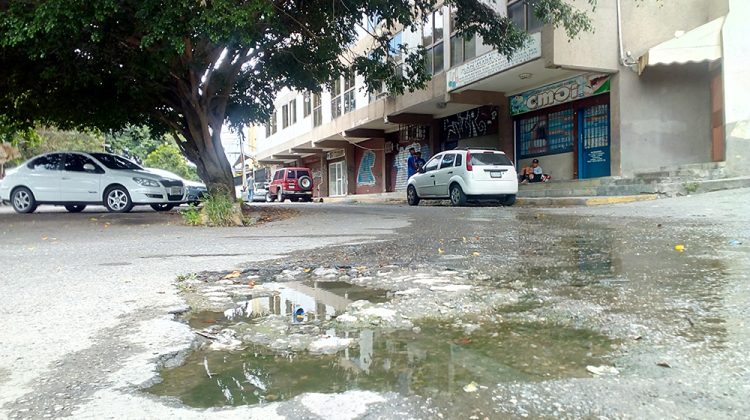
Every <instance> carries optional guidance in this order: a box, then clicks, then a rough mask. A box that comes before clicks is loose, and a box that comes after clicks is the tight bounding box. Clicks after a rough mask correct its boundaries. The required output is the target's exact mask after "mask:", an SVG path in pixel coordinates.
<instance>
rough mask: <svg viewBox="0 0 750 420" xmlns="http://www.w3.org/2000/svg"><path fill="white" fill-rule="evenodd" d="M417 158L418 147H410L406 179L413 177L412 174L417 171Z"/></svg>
mask: <svg viewBox="0 0 750 420" xmlns="http://www.w3.org/2000/svg"><path fill="white" fill-rule="evenodd" d="M416 159H417V149H415V148H413V147H410V148H409V159H407V160H406V179H409V178H411V176H412V175H414V174H415V173H417V165H416Z"/></svg>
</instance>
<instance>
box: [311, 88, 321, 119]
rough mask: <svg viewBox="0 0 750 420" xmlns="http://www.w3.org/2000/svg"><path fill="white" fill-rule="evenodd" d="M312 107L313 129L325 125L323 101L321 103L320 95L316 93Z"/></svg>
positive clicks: (313, 96)
mask: <svg viewBox="0 0 750 420" xmlns="http://www.w3.org/2000/svg"><path fill="white" fill-rule="evenodd" d="M312 107H313V127H317V126H319V125H321V124H323V101H321V99H320V94H319V93H315V94H313V95H312Z"/></svg>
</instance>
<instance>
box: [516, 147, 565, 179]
mask: <svg viewBox="0 0 750 420" xmlns="http://www.w3.org/2000/svg"><path fill="white" fill-rule="evenodd" d="M532 159H534V158H529V159H521V160H519V161H518V168H517V170H518V171H519V172H520V171H521V168H523V167H525V166H531V161H532ZM536 159H539V166H541V167H542V170H544V173H545V174H548V175H550V176H551V177H552V180H554V181H559V180H566V179H573V168H574V166H575V160H574V159H573V153H572V152H571V153H559V154H556V155H548V156H542V157H539V158H536Z"/></svg>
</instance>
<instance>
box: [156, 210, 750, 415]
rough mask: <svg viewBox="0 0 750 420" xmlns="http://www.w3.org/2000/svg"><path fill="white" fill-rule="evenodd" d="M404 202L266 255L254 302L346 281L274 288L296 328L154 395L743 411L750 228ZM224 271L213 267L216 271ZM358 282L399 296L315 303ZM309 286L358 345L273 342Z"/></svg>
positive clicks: (169, 382)
mask: <svg viewBox="0 0 750 420" xmlns="http://www.w3.org/2000/svg"><path fill="white" fill-rule="evenodd" d="M394 211H396V212H403V213H404V214H409V215H412V216H416V217H414V219H412V224H411V225H410V226H409V227H408V228H406V229H402V230H401V231H399V232H398V234H397V235H396V237H395V238H392V239H391V240H388V241H382V242H377V243H370V244H358V245H356V246H340V247H332V248H328V249H325V250H316V251H314V252H310V253H306V254H304V255H301V254H298V255H296V256H295V258H286V259H284V260H283V261H276V262H273V263H271V264H265V265H263V266H252V265H251V266H249V267H248V271H247V272H245V273H243V276H245V275H247V276H248V278H250V279H252V282H253V285H254V286H255V287H257V288H258V289H255V290H256V291H255V292H253V291H251V290H248V291H246V292H245V293H244V294H241V296H244V297H247V296H252V294H253V293H256V294H260V295H263V296H264V297H262V298H256V299H261V300H262V299H271V301H272V300H273V297H270V298H269V297H265V295H266V294H267V293H268V292H269V290H275V289H278V288H279V287H281V288H282V290H283V288H291V289H299V286H298V285H299V284H301V283H300V281H304V282H307V284H311V282H317V283H316V284H325V281H326V280H328V281H332V280H335V281H336V283H335V284H336V288H337V290H336V291H334V293H333V295H334V296H327V297H322V298H321V297H320V296H318V297H317V298H313V295H314V293H313V292H309V291H308V292H309V293H308V294H307V295H305V294H303V295H301V296H297V297H289V293H288V292H286V295H287V296H284V293H281V294H278V293H276V294H272V296H277V299H278V296H281V301H282V302H284V303H283V304H282V305H281V306H285V307H286V309H281V310H277V311H275V312H273V311H265V313H267V314H275V315H276V316H280V317H281V320H280V321H279V322H280V323H281V324H282V325H286V324H289V325H290V327H288V328H280V329H277V330H275V332H269V333H268V334H269V335H270V337H265V338H264V339H262V340H260V341H259V340H258V337H257V335H253V334H249V335H245V336H243V335H242V334H243V333H242V332H241V333H240V334H239V335H236V334H235V335H233V337H234V338H236V339H237V340H236V342H235V346H234V347H232V348H231V349H225V350H215V349H211V348H210V347H209V346H208V345H207V346H205V347H204V348H202V349H200V350H199V351H197V352H196V353H194V354H193V355H191V356H190V358H189V359H188V361H187V363H186V364H185V365H184V366H183V367H180V368H177V369H171V370H164V371H162V375H163V377H164V382H163V383H161V384H159V385H157V386H156V387H154V388H153V389H151V390H150V391H151V392H155V393H157V394H160V395H170V396H175V397H177V398H179V399H180V400H181V401H182V402H183V403H185V404H188V405H194V406H197V407H205V406H224V405H237V404H255V403H258V402H260V403H264V402H268V401H276V400H283V399H288V398H291V397H294V396H295V395H298V394H301V393H304V392H324V393H332V392H342V391H345V390H351V389H357V390H371V391H378V392H386V391H390V392H396V393H398V394H400V395H403V396H410V395H417V396H419V397H421V398H424V399H427V400H431V401H433V406H434V407H436V408H437V410H438V412H440V413H443V414H445V415H447V416H450V417H453V416H455V417H457V418H458V417H463V415H462V414H461V413H471V412H473V411H472V410H474V411H475V414H476V415H480V417H481V416H488V417H490V418H494V417H497V416H502V417H505V416H520V417H525V416H531V417H537V416H548V415H552V416H561V417H582V416H599V415H602V416H614V417H619V416H639V415H640V414H641V413H648V414H649V415H655V416H660V417H661V416H671V415H675V416H678V417H680V416H692V415H695V414H697V413H701V412H704V410H706V411H705V412H707V413H712V414H713V415H718V416H719V417H733V416H734V415H735V414H736V413H738V412H740V411H741V410H744V409H745V408H747V402H745V401H743V399H742V398H740V396H741V395H742V393H743V392H746V391H747V390H750V371H748V368H747V367H746V366H745V365H744V362H746V361H747V358H746V356H743V355H742V352H743V345H744V344H745V343H746V342H747V336H746V333H747V327H746V325H747V324H746V319H747V315H748V312H747V308H746V307H744V305H737V298H738V296H733V295H734V294H735V293H737V291H739V293H741V294H742V296H747V295H748V293H747V288H746V287H745V286H746V281H747V274H746V272H743V271H741V270H742V269H741V267H746V266H747V259H748V249H749V247H748V246H747V245H746V244H747V243H748V230H747V228H746V227H745V228H744V229H743V228H740V229H739V230H736V229H735V228H731V227H730V226H729V225H731V223H728V224H727V225H728V226H725V227H722V225H721V223H705V221H704V220H701V219H700V218H697V219H695V218H694V219H693V220H689V219H685V218H680V219H678V220H671V218H669V217H666V218H648V217H642V215H640V214H638V212H636V213H635V214H631V215H629V216H628V217H621V218H617V217H604V216H599V215H596V214H588V215H571V214H559V213H562V212H545V211H539V210H532V211H529V210H528V209H523V210H520V209H507V208H497V207H486V206H482V207H475V208H468V209H454V208H449V207H437V208H429V209H421V208H420V209H418V210H417V209H409V208H398V209H397V210H394ZM555 213H558V214H555ZM726 228H729V229H726ZM316 269H317V270H318V271H319V274H323V273H328V274H324V275H316V274H315V273H314V272H313V270H316ZM326 277H328V278H327V279H326ZM219 278H220V274H213V275H212V274H205V277H203V278H202V279H201V280H200V281H201V282H204V283H208V284H212V282H214V281H216V280H217V279H219ZM316 279H317V280H316ZM238 283H239V284H240V287H242V286H241V283H242V282H238ZM347 284H349V285H351V286H348V287H349V288H351V289H352V290H354V289H355V288H356V290H358V291H360V293H361V290H362V288H363V287H365V288H367V287H369V288H371V290H372V291H373V292H372V293H377V292H376V290H382V289H386V290H388V294H387V297H388V299H386V300H382V296H381V300H374V299H373V300H372V301H373V303H378V302H379V304H377V305H369V306H368V305H366V304H361V305H360V303H361V302H359V303H354V302H355V301H356V300H358V299H360V298H361V299H367V293H362V295H361V296H359V297H355V298H353V299H351V300H348V302H347V301H344V302H339V305H338V307H337V308H336V309H335V310H332V311H331V312H332V313H333V314H334V317H333V318H332V317H331V316H330V313H328V315H327V316H320V314H317V313H316V309H317V310H318V312H323V313H326V312H325V307H326V298H328V299H329V300H330V299H332V298H333V300H335V298H336V296H339V298H340V297H341V296H343V295H345V294H346V293H347V286H346V285H347ZM269 288H270V289H269ZM259 289H260V290H259ZM261 290H262V291H261ZM306 299H310V303H309V304H308V307H307V308H306V309H305V311H306V313H307V317H308V318H306V322H305V323H306V324H308V325H309V326H310V328H309V329H308V331H307V332H305V334H308V335H309V336H312V338H311V339H315V338H316V337H318V338H319V337H340V338H344V339H346V340H349V343H348V344H347V345H344V346H342V347H338V348H334V349H333V351H332V353H333V354H325V355H320V354H314V352H311V351H310V349H309V348H308V347H305V345H304V344H300V343H299V342H298V343H296V344H294V343H293V344H289V343H286V342H285V343H284V344H283V345H278V343H273V341H274V340H277V341H284V337H289V336H294V335H297V334H298V332H295V331H294V330H293V329H294V324H295V319H294V317H293V308H294V307H296V305H297V304H298V303H299V302H303V301H305V300H306ZM235 300H236V299H235ZM733 300H734V303H732V301H733ZM353 303H354V304H353ZM224 304H226V302H225V303H224ZM352 304H353V305H352ZM233 305H235V303H234V302H233V303H229V307H231V306H233ZM362 305H365V306H366V307H367V308H368V310H371V311H370V312H371V313H375V312H376V311H377V310H380V311H391V313H387V315H389V316H390V315H392V316H393V317H395V318H396V319H397V320H398V322H393V321H392V319H390V318H388V317H380V319H378V318H377V317H375V318H374V319H373V317H369V318H364V319H363V317H362V313H364V312H365V311H363V310H362V308H361V307H359V306H362ZM266 306H267V307H273V303H269V304H267V305H266ZM277 306H280V305H279V304H277ZM302 306H304V305H302ZM321 307H322V308H323V309H322V310H321ZM261 312H263V311H261ZM251 318H252V320H243V321H240V324H241V326H242V328H247V326H246V325H245V323H246V321H249V322H250V323H253V322H257V320H258V318H255V317H251ZM337 318H338V319H337ZM344 318H346V320H345V321H344V322H341V320H342V319H344ZM215 321H216V320H215ZM232 321H233V320H228V319H226V317H223V318H222V319H220V320H217V321H216V322H218V324H219V325H214V326H213V331H214V332H216V331H222V330H224V331H231V330H232V328H233V327H232ZM204 326H205V325H204ZM467 326H468V327H467ZM242 328H240V329H242ZM250 329H252V327H250ZM295 346H296V347H295ZM316 371H318V372H319V374H316V373H315V372H316ZM207 372H211V373H212V374H214V373H215V374H216V375H218V378H217V377H215V376H213V375H212V376H211V377H209V376H208V375H207ZM249 372H252V373H249ZM249 378H255V379H249ZM259 378H262V380H261V379H259ZM631 387H632V389H631ZM639 388H643V389H648V391H644V390H642V389H639ZM556 389H565V392H564V394H563V393H560V392H559V391H556ZM607 393H615V394H616V395H617V397H616V398H613V396H612V395H610V394H607ZM644 393H645V395H644ZM269 395H270V398H269ZM696 395H701V398H696ZM707 401H710V402H707ZM699 417H700V416H699Z"/></svg>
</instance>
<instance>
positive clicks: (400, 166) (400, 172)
mask: <svg viewBox="0 0 750 420" xmlns="http://www.w3.org/2000/svg"><path fill="white" fill-rule="evenodd" d="M411 147H413V148H415V149H416V150H417V151H418V152H422V158H423V159H424V160H425V161H427V160H429V159H430V147H429V146H428V145H426V144H421V143H417V142H414V143H412V144H408V145H406V146H403V147H399V148H398V153H397V154H396V159H395V160H394V161H393V172H395V176H394V177H393V178H394V179H395V180H396V186H395V190H396V191H400V190H404V189H406V181H408V180H409V178H408V175H409V173H408V169H407V167H406V163H407V161H408V160H409V148H411Z"/></svg>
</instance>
